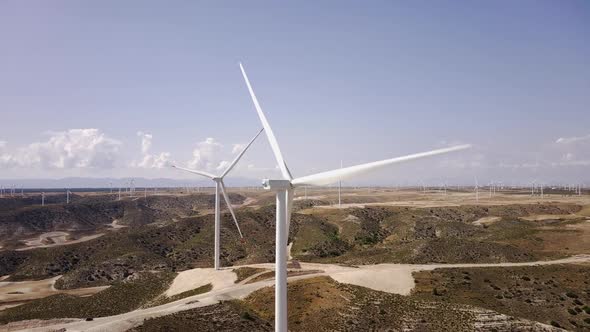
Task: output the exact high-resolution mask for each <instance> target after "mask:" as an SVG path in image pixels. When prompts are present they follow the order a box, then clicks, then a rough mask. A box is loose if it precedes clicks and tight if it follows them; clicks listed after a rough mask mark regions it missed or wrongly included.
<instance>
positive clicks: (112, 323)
mask: <svg viewBox="0 0 590 332" xmlns="http://www.w3.org/2000/svg"><path fill="white" fill-rule="evenodd" d="M572 263H590V255H578V256H573V257H569V258H565V259H559V260H553V261H538V262H526V263H497V264H425V265H412V264H378V265H367V266H359V267H347V266H339V265H333V264H312V263H301V269H302V270H319V271H321V272H317V273H311V274H306V275H301V276H294V277H290V278H289V280H290V281H294V280H300V279H306V278H311V277H316V276H330V277H332V278H334V279H335V280H336V281H338V282H342V283H349V284H354V285H358V286H363V287H367V288H371V289H375V290H379V291H385V292H390V293H396V294H402V295H408V294H409V293H410V292H411V290H412V289H413V288H414V285H415V282H414V278H413V277H412V273H413V272H415V271H423V270H434V269H437V268H469V267H513V266H535V265H552V264H572ZM246 266H250V267H261V268H267V269H272V268H273V267H274V264H270V263H269V264H254V265H246ZM234 268H238V266H234V267H231V268H225V269H222V270H221V271H218V272H217V271H214V270H213V269H194V270H189V271H185V272H182V273H184V274H185V275H184V276H182V277H180V278H182V280H180V281H178V282H177V281H176V280H175V283H176V286H173V287H175V288H176V289H175V290H174V291H173V292H171V293H177V292H179V291H180V290H181V289H193V288H196V287H199V286H202V284H203V282H204V281H203V280H199V279H198V278H196V279H193V278H188V277H189V276H199V275H206V276H207V278H206V279H207V280H206V281H205V282H206V283H212V284H213V290H212V291H210V292H208V293H205V294H199V295H195V296H191V297H187V298H184V299H181V300H178V301H175V302H171V303H167V304H164V305H160V306H157V307H153V308H148V309H139V310H135V311H131V312H128V313H124V314H121V315H116V316H109V317H102V318H95V319H94V320H93V321H90V322H87V321H84V320H81V319H80V320H75V321H70V322H64V320H63V319H60V320H49V321H44V322H40V321H38V320H36V321H31V322H30V323H31V325H29V326H28V328H26V329H22V330H21V331H54V330H57V329H61V328H65V329H67V331H125V330H128V329H130V328H132V327H134V326H137V325H139V324H141V323H142V322H143V320H144V319H148V318H153V317H158V316H164V315H169V314H172V313H175V312H179V311H183V310H189V309H193V308H197V307H203V306H208V305H212V304H216V303H218V302H219V301H222V300H231V299H242V298H245V297H246V296H248V295H249V294H250V293H252V292H254V291H256V290H258V289H261V288H263V287H267V286H272V285H273V284H274V280H273V279H269V280H263V281H259V282H256V283H252V284H243V283H239V284H234V283H229V282H228V280H227V279H228V277H229V274H228V272H231V270H232V269H234ZM231 273H232V274H233V272H231ZM191 280H192V281H191ZM233 280H235V279H233V277H232V281H233ZM173 285H174V283H173ZM39 324H44V326H40V325H39ZM18 326H19V327H21V328H22V327H24V326H25V325H24V324H23V322H19V323H18ZM35 326H36V327H35ZM4 328H5V329H7V328H10V326H5V327H4ZM14 330H15V329H12V331H14ZM0 331H4V329H0Z"/></svg>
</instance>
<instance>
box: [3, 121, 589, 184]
mask: <svg viewBox="0 0 590 332" xmlns="http://www.w3.org/2000/svg"><path fill="white" fill-rule="evenodd" d="M45 135H46V136H47V138H46V139H45V140H43V141H38V142H31V143H29V144H28V145H25V146H17V147H11V146H10V144H9V142H7V141H6V140H0V171H2V170H13V171H17V172H16V174H20V176H17V177H21V178H35V177H37V178H51V176H47V174H52V173H51V172H52V171H56V170H59V171H60V172H58V173H59V174H60V176H80V175H83V176H84V175H85V176H90V177H91V176H92V175H93V174H95V173H96V172H97V171H99V172H104V173H102V174H113V173H114V174H118V175H119V176H127V177H132V176H137V174H138V170H148V171H151V172H147V173H144V175H146V174H147V176H148V177H150V175H151V176H152V177H161V176H162V174H161V172H162V169H164V168H167V167H169V166H171V165H172V164H178V165H182V166H185V167H189V168H193V169H198V170H204V171H208V172H213V173H215V172H218V171H220V170H223V169H225V168H226V167H227V165H228V164H229V160H231V158H232V156H234V155H235V154H236V153H237V152H239V151H240V150H241V149H242V148H243V146H244V143H231V144H228V143H222V142H220V141H219V140H217V139H216V138H213V137H207V138H205V139H203V140H201V141H198V142H196V143H194V148H193V150H192V151H191V158H190V159H186V160H180V158H177V159H175V158H174V157H173V156H172V153H170V152H167V151H161V152H155V153H154V152H152V149H153V141H154V136H153V135H152V134H150V133H148V132H145V131H138V132H137V135H136V139H135V140H139V144H137V143H138V142H137V141H134V142H124V141H123V140H122V139H117V138H114V137H111V136H109V135H107V134H106V133H105V132H103V131H102V130H101V129H97V128H85V129H69V130H66V131H52V132H47V133H46V134H45ZM264 144H266V142H265V143H264ZM125 145H129V146H130V147H131V148H133V149H135V152H134V153H132V154H131V155H128V154H126V153H122V152H121V150H122V148H123V147H124V146H125ZM437 145H439V146H440V145H447V146H448V145H449V144H448V143H445V142H441V143H439V144H437ZM540 148H541V150H539V151H538V152H539V153H538V154H537V159H535V160H526V159H523V158H522V157H520V160H519V157H518V155H519V154H518V153H514V154H512V155H507V154H506V152H503V153H502V154H498V153H496V152H494V151H490V150H486V147H482V146H479V147H476V149H475V151H474V152H472V153H468V154H459V155H455V156H446V157H445V158H441V159H439V160H437V161H436V162H435V163H430V162H427V163H426V164H423V165H422V167H418V168H409V169H408V168H406V169H404V168H403V167H402V168H401V170H400V169H398V170H396V172H397V173H400V174H402V175H403V176H406V177H407V179H408V181H410V182H411V181H414V182H413V183H408V184H415V183H417V182H416V181H418V182H423V180H424V179H425V178H424V177H420V178H419V179H418V178H415V177H414V178H412V177H411V176H408V174H409V173H412V172H414V173H415V172H416V169H422V170H424V169H426V168H427V169H430V170H433V172H436V171H437V170H438V171H439V172H441V171H442V172H443V175H440V174H439V175H438V176H439V178H440V181H441V182H446V181H449V175H448V174H453V171H456V172H463V173H464V172H469V173H473V174H474V176H479V178H480V179H484V182H485V178H486V174H488V175H490V179H491V178H492V177H495V178H496V181H499V180H500V179H501V177H499V176H498V174H502V173H505V174H508V175H509V174H510V173H511V172H518V171H524V172H527V173H529V174H530V172H532V173H533V174H535V175H534V176H535V177H537V178H538V177H541V178H542V177H543V174H544V172H545V171H553V172H555V171H558V172H564V173H566V171H567V169H568V168H571V167H587V166H590V152H589V151H590V134H589V135H585V136H572V137H559V138H557V139H556V140H554V141H553V143H547V144H542V145H541V146H540ZM539 155H540V156H542V158H539V157H538V156H539ZM526 156H530V155H526V154H525V157H524V158H526ZM384 157H389V156H384ZM506 160H511V161H506ZM495 171H498V172H499V173H495ZM261 172H262V173H264V174H275V173H277V168H276V166H274V165H269V166H268V167H260V166H257V164H256V163H255V162H253V161H252V160H249V161H248V162H244V163H240V164H239V165H238V167H237V171H236V173H237V175H238V176H240V177H245V178H252V179H259V178H258V176H261ZM429 172H430V171H429ZM445 172H446V174H447V175H446V176H445V175H444V173H445ZM549 173H550V172H549ZM171 174H172V173H171ZM181 174H183V173H181ZM181 174H179V175H180V177H181V178H182V177H183V176H182V175H181ZM491 174H494V175H493V176H492V175H491ZM172 177H174V176H172ZM184 177H186V176H184ZM537 178H536V179H537ZM506 179H507V181H508V177H507V178H506ZM579 180H586V179H579ZM430 181H431V182H432V177H431V178H430ZM437 181H438V180H437ZM526 181H528V178H527V179H525V180H524V182H526ZM537 181H539V180H538V179H537ZM541 181H545V182H547V183H551V181H552V179H551V178H550V177H547V178H545V179H543V180H541ZM459 183H462V182H461V181H459ZM515 183H523V181H515Z"/></svg>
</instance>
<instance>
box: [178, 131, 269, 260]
mask: <svg viewBox="0 0 590 332" xmlns="http://www.w3.org/2000/svg"><path fill="white" fill-rule="evenodd" d="M263 130H264V129H260V131H259V132H258V133H257V134H256V136H254V138H252V140H251V141H250V143H248V145H246V147H245V148H244V149H243V150H242V152H240V153H239V154H238V155H237V156H236V158H235V159H234V161H232V163H231V164H230V165H229V166H228V167H227V169H226V170H225V171H224V172H223V173H222V174H221V175H219V176H216V175H213V174H211V173H207V172H204V171H197V170H192V169H187V168H182V167H178V166H172V167H174V168H177V169H180V170H183V171H186V172H190V173H193V174H198V175H201V176H204V177H207V178H209V179H211V180H213V182H215V241H214V242H215V249H214V251H215V253H214V255H215V258H214V266H215V269H216V270H219V268H220V267H221V266H220V264H219V256H220V254H221V252H220V233H221V209H220V208H219V201H220V199H219V191H220V190H221V194H222V195H223V198H224V199H225V203H226V205H227V208H228V209H229V212H230V213H231V216H232V218H233V219H234V223H235V224H236V227H237V228H238V233H240V237H241V238H242V239H243V238H244V236H243V235H242V231H241V230H240V226H239V225H238V220H237V219H236V214H235V213H234V209H233V208H232V206H231V202H230V201H229V196H228V195H227V193H226V192H225V184H224V183H223V178H224V177H225V176H226V175H227V173H229V172H230V171H231V170H232V169H233V168H234V166H235V165H236V164H237V163H238V161H239V160H240V158H242V156H243V155H244V153H246V150H248V148H249V147H250V145H252V143H254V141H255V140H256V138H258V136H259V135H260V133H261V132H262V131H263Z"/></svg>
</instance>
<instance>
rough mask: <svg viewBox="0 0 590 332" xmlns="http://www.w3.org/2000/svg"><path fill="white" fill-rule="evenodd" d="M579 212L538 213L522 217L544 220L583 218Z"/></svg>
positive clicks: (529, 219) (530, 219)
mask: <svg viewBox="0 0 590 332" xmlns="http://www.w3.org/2000/svg"><path fill="white" fill-rule="evenodd" d="M581 217H582V216H579V215H577V214H574V213H572V214H537V215H531V216H527V217H522V218H521V219H524V220H528V221H543V220H568V219H577V218H581Z"/></svg>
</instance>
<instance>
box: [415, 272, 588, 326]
mask: <svg viewBox="0 0 590 332" xmlns="http://www.w3.org/2000/svg"><path fill="white" fill-rule="evenodd" d="M414 277H415V278H416V283H417V287H416V289H415V292H414V295H413V297H415V298H418V299H424V300H434V301H441V302H444V303H461V304H470V305H476V306H479V307H483V308H486V309H490V310H494V311H498V312H500V313H503V314H506V315H511V316H516V317H522V318H526V319H531V320H535V321H539V322H542V323H545V324H551V325H553V326H561V327H563V328H566V329H569V330H578V331H587V330H588V329H590V324H589V323H588V322H586V319H588V318H590V310H587V308H588V305H590V266H588V265H548V266H529V267H502V268H491V267H486V268H462V269H437V270H434V271H422V272H417V273H414Z"/></svg>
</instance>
